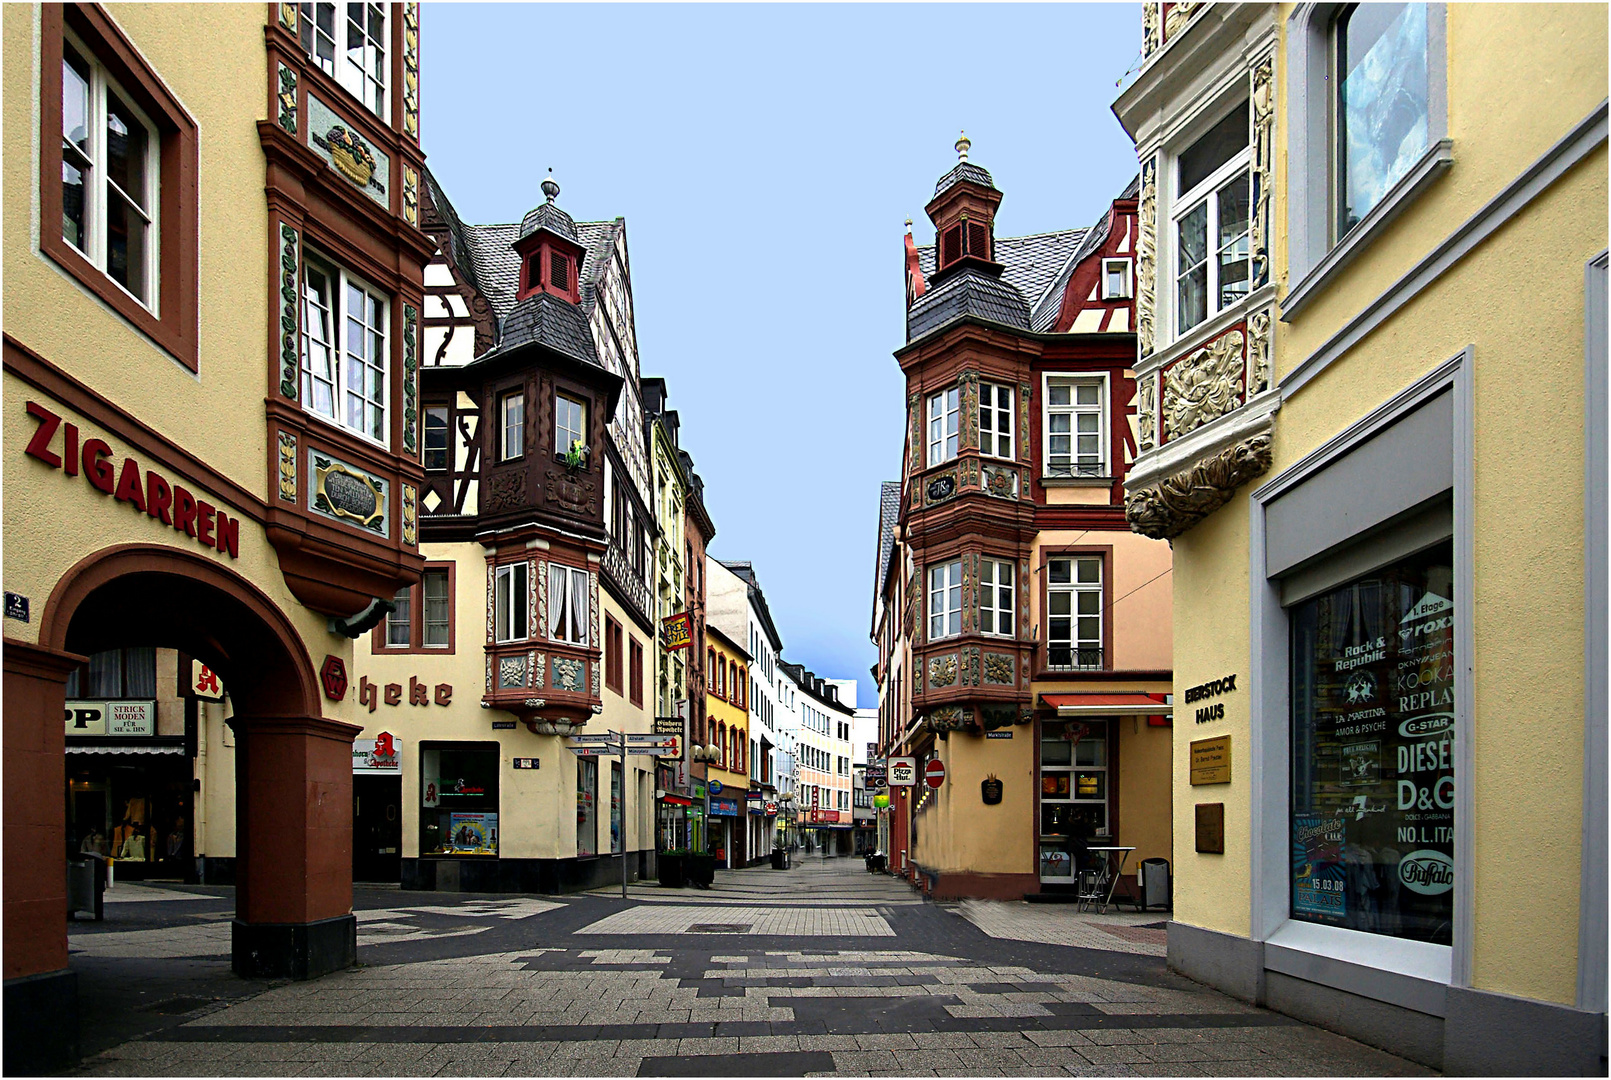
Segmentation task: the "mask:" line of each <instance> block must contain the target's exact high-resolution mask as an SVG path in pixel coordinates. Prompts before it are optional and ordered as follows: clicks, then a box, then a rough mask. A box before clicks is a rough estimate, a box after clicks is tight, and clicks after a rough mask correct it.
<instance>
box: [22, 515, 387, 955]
mask: <svg viewBox="0 0 1611 1080" xmlns="http://www.w3.org/2000/svg"><path fill="white" fill-rule="evenodd" d="M39 632H40V640H39V647H38V650H37V651H39V652H40V653H43V654H49V655H55V656H58V657H70V656H81V655H87V654H89V653H92V652H96V651H99V650H102V649H110V648H116V647H120V646H126V645H155V646H163V647H168V648H175V649H179V650H181V651H183V652H186V653H188V654H190V655H192V656H195V657H197V658H198V659H201V660H203V661H205V662H206V663H207V664H208V666H209V667H212V668H213V669H214V670H215V671H217V672H218V673H219V674H220V675H221V676H222V677H223V679H224V682H225V685H226V686H228V687H229V688H230V698H231V702H232V704H233V706H234V717H233V719H231V720H230V725H231V727H232V728H234V730H235V733H236V774H235V784H236V820H237V840H236V849H237V860H236V906H235V922H234V926H233V932H232V940H233V946H232V953H233V957H232V959H233V966H234V969H235V971H236V972H237V973H238V974H240V975H246V976H257V977H289V978H297V979H306V978H314V977H317V976H319V975H323V974H326V973H328V972H330V971H334V970H338V969H340V968H344V967H347V966H349V965H351V964H352V963H353V962H354V961H355V960H356V959H357V923H356V920H355V919H354V917H353V915H352V816H351V815H352V740H353V736H355V735H356V734H357V733H358V732H359V730H361V729H360V728H358V727H356V726H354V725H351V724H346V723H342V722H340V721H336V720H331V719H326V718H325V717H323V716H322V715H321V713H322V706H321V704H320V693H319V682H318V678H317V676H316V673H315V671H314V669H313V665H312V663H311V662H310V660H309V657H308V652H307V648H306V646H305V645H304V643H303V641H302V638H301V635H300V634H299V633H298V632H297V630H296V628H295V626H294V625H293V624H292V623H291V621H290V620H289V619H288V618H286V616H285V614H284V612H282V611H281V610H280V609H279V608H278V607H277V606H276V605H275V604H274V602H273V601H271V600H270V599H269V598H268V597H267V596H266V595H265V594H264V593H263V592H262V591H261V590H260V589H258V588H257V587H256V586H255V585H253V584H252V583H251V582H249V581H247V580H246V579H244V578H242V577H240V576H239V575H238V574H235V573H234V572H233V571H231V570H229V569H228V568H227V567H224V566H222V565H220V564H218V563H217V562H214V561H212V560H210V559H208V558H206V557H205V556H202V555H198V554H193V553H191V552H188V551H185V550H183V549H179V548H174V547H165V546H160V545H151V544H131V545H121V546H116V547H111V548H107V549H104V550H102V551H99V552H96V553H95V554H93V555H91V556H89V557H87V558H85V559H83V560H82V561H80V562H79V563H78V564H77V565H75V566H74V567H73V568H72V569H71V570H69V571H68V572H67V573H66V574H65V575H63V577H62V578H61V580H60V581H59V582H58V583H57V585H56V588H55V589H54V591H53V592H52V594H51V596H50V599H49V601H48V602H47V603H46V605H45V607H44V610H43V612H42V614H41V618H40V625H39ZM62 679H63V680H64V679H65V675H63V676H62ZM15 681H18V682H19V683H20V681H21V680H15ZM13 683H14V678H13V672H12V670H11V665H10V664H9V663H8V665H7V670H6V688H5V696H6V706H7V712H8V714H9V712H10V709H11V706H12V701H13V689H14V687H13ZM16 689H17V690H18V691H19V693H18V697H19V698H20V699H21V700H23V701H25V702H26V703H27V704H28V706H29V711H30V713H33V712H39V714H40V719H39V723H40V725H41V730H46V729H49V730H54V731H60V730H61V714H62V708H63V701H64V691H65V685H64V682H63V681H59V680H58V681H40V680H37V679H36V680H34V684H33V685H32V686H30V687H27V688H26V692H23V691H24V689H25V688H24V687H23V686H21V685H18V686H17V687H16ZM11 735H12V723H11V717H10V716H9V715H8V716H7V722H6V736H7V741H8V742H10V740H11ZM60 738H61V737H60V736H59V735H58V736H56V739H57V741H58V743H59V740H60ZM62 768H63V764H62V760H61V756H60V753H59V751H58V756H57V759H56V762H55V771H54V773H53V774H52V775H53V776H54V784H55V786H56V788H57V790H56V791H55V792H54V794H53V798H52V800H51V805H53V806H54V807H55V812H56V814H58V815H59V814H60V813H61V810H62V808H61V796H60V791H59V788H60V785H61V783H62V781H63V777H62V773H61V770H62ZM8 780H9V775H8ZM11 803H12V798H11V789H10V786H9V784H8V786H7V790H6V809H7V813H8V814H9V813H10V811H11ZM60 831H61V825H60V822H59V821H58V832H60ZM63 835H64V834H63ZM41 854H49V855H50V866H49V868H48V869H47V870H46V871H45V872H46V873H49V874H54V875H56V877H57V878H58V879H60V878H64V877H65V872H66V871H65V865H64V859H65V848H64V844H63V843H57V844H56V845H55V849H54V851H51V852H48V853H46V852H41ZM6 862H7V865H6V871H7V879H8V889H7V891H8V893H9V891H10V881H11V874H12V872H13V867H12V865H11V851H10V847H9V845H8V848H7V854H6ZM64 915H65V912H63V916H64ZM10 916H11V912H10V909H9V905H8V910H7V926H6V938H7V944H8V945H10V943H11V926H10V922H11V918H10ZM64 921H65V920H64V918H63V920H62V921H58V922H55V923H54V924H53V925H51V926H49V927H48V933H49V934H50V935H52V936H55V937H64V930H63V925H64ZM41 929H47V928H43V927H42V928H41Z"/></svg>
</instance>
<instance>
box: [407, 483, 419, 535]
mask: <svg viewBox="0 0 1611 1080" xmlns="http://www.w3.org/2000/svg"><path fill="white" fill-rule="evenodd" d="M403 543H405V544H407V545H408V546H409V547H417V546H418V545H419V492H417V491H415V490H414V485H413V484H404V485H403Z"/></svg>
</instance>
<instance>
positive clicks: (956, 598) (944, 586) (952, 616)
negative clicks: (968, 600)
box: [929, 559, 962, 641]
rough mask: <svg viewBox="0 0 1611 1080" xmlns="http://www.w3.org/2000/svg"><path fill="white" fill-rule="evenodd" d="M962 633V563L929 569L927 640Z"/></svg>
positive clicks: (944, 564) (956, 560)
mask: <svg viewBox="0 0 1611 1080" xmlns="http://www.w3.org/2000/svg"><path fill="white" fill-rule="evenodd" d="M960 633H962V561H961V560H960V559H953V560H951V561H950V562H944V563H940V564H939V565H937V566H931V567H929V639H930V640H931V641H932V640H934V639H936V638H944V637H951V636H953V635H955V634H960Z"/></svg>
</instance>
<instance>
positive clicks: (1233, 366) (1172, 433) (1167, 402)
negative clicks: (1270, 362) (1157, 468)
mask: <svg viewBox="0 0 1611 1080" xmlns="http://www.w3.org/2000/svg"><path fill="white" fill-rule="evenodd" d="M1244 339H1245V335H1244V334H1243V332H1242V331H1241V330H1231V331H1228V332H1226V333H1224V334H1221V335H1220V336H1219V337H1217V338H1215V339H1214V340H1213V341H1210V342H1209V343H1208V344H1206V345H1204V346H1203V347H1202V348H1200V349H1198V350H1197V351H1196V352H1193V353H1190V354H1188V355H1186V356H1184V357H1182V358H1181V359H1180V360H1177V361H1176V362H1175V363H1173V364H1171V365H1170V366H1169V369H1168V370H1167V371H1165V372H1164V375H1163V420H1164V440H1165V441H1168V440H1170V439H1178V438H1180V437H1181V436H1182V435H1185V434H1187V433H1188V432H1191V431H1194V430H1196V429H1197V428H1199V427H1201V426H1202V425H1204V424H1206V423H1208V422H1209V421H1210V420H1215V419H1218V418H1219V417H1221V416H1224V415H1225V414H1226V413H1228V412H1230V411H1231V410H1232V409H1235V408H1236V407H1237V406H1239V405H1240V404H1241V403H1242V391H1243V373H1244V372H1243V363H1244V360H1243V352H1242V344H1243V341H1244Z"/></svg>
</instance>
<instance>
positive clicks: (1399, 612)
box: [1290, 543, 1457, 945]
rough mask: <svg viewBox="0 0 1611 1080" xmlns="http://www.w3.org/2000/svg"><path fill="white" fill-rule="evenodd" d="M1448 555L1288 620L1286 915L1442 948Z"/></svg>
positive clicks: (1446, 905) (1448, 818)
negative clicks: (1289, 770)
mask: <svg viewBox="0 0 1611 1080" xmlns="http://www.w3.org/2000/svg"><path fill="white" fill-rule="evenodd" d="M1452 567H1453V550H1452V545H1450V544H1448V543H1444V544H1440V545H1438V546H1437V547H1434V548H1431V549H1428V550H1427V551H1425V552H1422V553H1420V554H1417V555H1414V556H1412V557H1410V558H1408V559H1405V560H1402V561H1400V562H1398V563H1396V564H1393V565H1390V566H1386V567H1383V568H1382V569H1380V570H1377V571H1375V572H1373V573H1371V574H1368V575H1366V576H1364V577H1361V578H1358V579H1355V580H1354V581H1352V582H1349V583H1348V584H1345V585H1342V586H1340V587H1338V588H1335V589H1332V590H1330V591H1328V592H1326V593H1322V594H1321V595H1319V596H1316V597H1314V598H1313V599H1311V600H1308V601H1305V602H1303V603H1301V604H1299V605H1296V606H1295V607H1294V608H1293V609H1292V616H1291V626H1292V669H1291V678H1292V682H1291V702H1292V742H1291V754H1292V809H1291V813H1292V816H1291V818H1290V821H1291V834H1290V837H1291V851H1292V870H1291V894H1290V896H1291V905H1292V916H1293V918H1296V919H1303V920H1306V921H1310V922H1321V923H1327V924H1330V925H1333V926H1342V927H1346V928H1348V929H1352V930H1360V931H1364V932H1366V933H1374V934H1385V935H1389V936H1393V937H1403V938H1411V939H1414V940H1419V941H1428V942H1433V943H1436V944H1443V945H1447V944H1449V943H1450V941H1451V935H1452V929H1451V928H1452V926H1453V888H1454V875H1455V870H1456V862H1455V859H1456V855H1457V853H1456V851H1455V850H1454V802H1455V770H1454V759H1455V752H1454V742H1455V704H1454V702H1455V670H1456V668H1455V663H1454V615H1455V599H1454V589H1453V572H1452Z"/></svg>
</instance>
